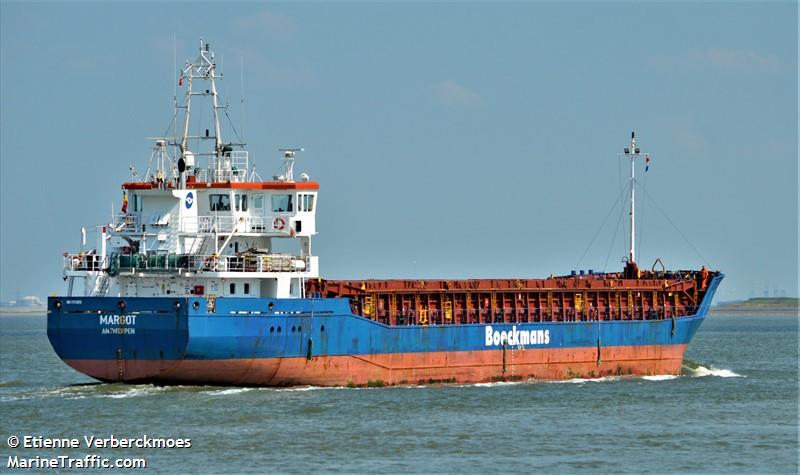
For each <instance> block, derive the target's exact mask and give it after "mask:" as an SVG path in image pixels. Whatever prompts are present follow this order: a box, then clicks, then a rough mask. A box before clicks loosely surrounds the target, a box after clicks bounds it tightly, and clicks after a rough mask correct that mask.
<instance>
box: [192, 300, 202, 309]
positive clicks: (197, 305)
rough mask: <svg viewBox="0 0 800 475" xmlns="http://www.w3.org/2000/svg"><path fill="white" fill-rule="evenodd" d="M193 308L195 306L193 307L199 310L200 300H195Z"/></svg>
mask: <svg viewBox="0 0 800 475" xmlns="http://www.w3.org/2000/svg"><path fill="white" fill-rule="evenodd" d="M192 308H193V309H195V310H197V309H198V308H200V302H197V301H195V302H194V303H193V304H192Z"/></svg>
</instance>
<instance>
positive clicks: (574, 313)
mask: <svg viewBox="0 0 800 475" xmlns="http://www.w3.org/2000/svg"><path fill="white" fill-rule="evenodd" d="M350 307H351V310H352V311H353V313H354V314H356V315H361V316H363V317H364V318H369V319H371V320H377V321H379V322H381V323H385V324H391V322H392V321H394V322H395V323H394V324H396V325H448V324H468V323H482V324H515V323H532V322H592V321H608V320H666V319H672V318H678V317H685V316H688V315H694V314H696V313H697V311H698V310H699V307H696V306H677V307H676V306H659V307H646V306H644V307H643V306H634V307H593V308H591V309H582V310H577V309H575V308H570V307H553V308H552V309H547V308H538V307H536V308H517V309H514V308H496V309H494V310H493V309H490V308H483V309H469V310H463V309H458V310H454V311H452V312H445V311H442V310H439V309H425V308H420V309H403V310H400V311H398V312H395V314H394V315H391V316H390V315H389V312H388V311H387V310H374V311H373V312H370V313H373V314H372V315H370V314H365V313H364V309H363V306H362V305H361V304H360V303H359V302H358V301H355V300H351V301H350Z"/></svg>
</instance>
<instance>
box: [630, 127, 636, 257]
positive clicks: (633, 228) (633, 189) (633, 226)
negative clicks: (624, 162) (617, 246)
mask: <svg viewBox="0 0 800 475" xmlns="http://www.w3.org/2000/svg"><path fill="white" fill-rule="evenodd" d="M630 151H631V152H632V153H630V154H629V155H630V157H631V213H630V216H631V238H630V243H631V249H630V253H629V254H628V257H629V259H630V262H636V187H635V186H634V184H635V183H636V167H635V166H634V165H635V164H634V159H635V158H636V156H637V155H639V149H638V148H636V132H631V146H630Z"/></svg>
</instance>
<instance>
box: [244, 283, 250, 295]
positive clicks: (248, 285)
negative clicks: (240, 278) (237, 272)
mask: <svg viewBox="0 0 800 475" xmlns="http://www.w3.org/2000/svg"><path fill="white" fill-rule="evenodd" d="M244 293H245V294H246V295H247V294H249V293H250V284H247V283H245V284H244Z"/></svg>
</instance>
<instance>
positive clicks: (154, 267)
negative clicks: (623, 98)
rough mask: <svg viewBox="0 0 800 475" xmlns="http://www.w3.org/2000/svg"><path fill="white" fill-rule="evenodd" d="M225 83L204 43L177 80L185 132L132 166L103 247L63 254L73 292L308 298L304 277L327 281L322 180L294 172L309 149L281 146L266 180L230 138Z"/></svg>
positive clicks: (103, 233)
mask: <svg viewBox="0 0 800 475" xmlns="http://www.w3.org/2000/svg"><path fill="white" fill-rule="evenodd" d="M221 78H222V75H221V74H218V73H217V72H216V63H215V60H214V53H213V52H212V51H211V49H210V47H209V45H208V44H207V43H203V42H202V41H201V46H200V53H199V56H198V58H197V59H196V60H194V61H191V62H187V63H186V65H185V67H184V68H182V69H181V71H180V76H179V79H178V83H179V84H180V85H181V87H185V88H186V89H185V94H184V101H183V104H181V105H178V104H177V103H176V114H175V120H174V125H175V129H176V130H177V129H178V120H177V117H178V116H179V115H180V113H181V112H182V113H183V120H182V121H181V122H182V124H183V127H182V133H181V134H180V136H179V137H177V138H175V137H159V138H156V139H155V143H154V146H153V150H152V154H151V157H150V161H149V163H148V167H147V171H146V172H145V174H144V177H139V176H138V174H137V173H136V171H135V169H134V168H133V167H131V175H132V180H130V181H127V182H125V183H123V184H122V190H123V206H122V209H121V210H120V211H119V212H118V213H116V214H114V215H113V217H112V218H113V219H112V221H111V222H110V223H108V224H107V225H106V226H102V227H101V229H100V232H99V233H98V234H99V236H98V246H97V248H96V249H94V250H91V251H86V250H85V249H83V250H82V251H81V252H79V253H66V254H65V256H64V269H65V271H64V272H65V273H64V276H65V279H66V280H69V286H70V289H69V292H70V294H72V292H73V291H74V289H73V287H74V283H75V282H76V281H80V280H83V282H84V285H85V289H84V290H85V295H108V294H113V293H119V294H120V295H123V296H125V295H127V296H147V297H150V296H161V295H195V296H197V295H203V296H207V297H212V298H213V297H216V296H237V297H302V296H303V289H304V288H305V285H304V282H305V280H307V279H310V278H316V277H318V276H319V265H318V258H317V257H316V256H313V255H312V254H311V239H312V237H313V236H314V235H315V234H316V207H317V202H318V192H319V183H318V182H315V181H312V180H311V179H310V178H309V176H308V175H307V174H306V173H302V174H300V176H299V177H298V179H297V180H296V179H295V176H294V161H295V158H296V156H297V154H298V153H299V152H302V151H303V149H301V148H285V149H279V151H280V152H281V154H282V164H281V167H280V171H279V172H278V173H277V174H276V175H273V176H272V177H271V179H270V180H264V179H262V178H261V176H260V175H259V174H258V172H257V171H256V167H255V164H254V163H253V162H252V160H251V157H250V154H249V152H248V151H247V150H245V149H244V146H245V144H244V143H234V142H227V143H226V142H224V141H223V140H222V137H221V135H222V128H221V125H220V113H221V112H224V111H225V109H226V106H222V105H220V104H219V103H218V94H217V87H216V81H217V80H218V79H221ZM203 83H205V84H203ZM199 84H203V85H199ZM201 100H205V101H206V103H207V105H209V106H210V108H211V111H212V117H213V124H212V127H211V128H205V129H202V128H201V129H200V132H197V131H194V129H195V128H196V125H195V124H193V122H192V120H191V117H192V111H193V108H192V107H193V104H194V106H195V107H196V106H197V105H196V103H197V102H199V101H201ZM225 115H226V116H227V112H225ZM233 130H234V131H235V129H233ZM237 137H238V136H237ZM240 142H241V141H240ZM170 149H171V150H170ZM170 152H171V153H170ZM84 242H85V239H84Z"/></svg>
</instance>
